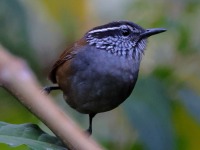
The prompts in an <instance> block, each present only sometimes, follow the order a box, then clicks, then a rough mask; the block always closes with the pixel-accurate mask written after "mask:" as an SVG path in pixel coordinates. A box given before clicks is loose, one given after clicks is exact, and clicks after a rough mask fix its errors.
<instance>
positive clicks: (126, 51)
mask: <svg viewBox="0 0 200 150" xmlns="http://www.w3.org/2000/svg"><path fill="white" fill-rule="evenodd" d="M144 31H145V29H143V28H142V27H140V26H138V25H137V24H134V23H132V22H129V21H117V22H111V23H108V24H105V25H102V26H98V27H95V28H93V29H91V30H90V31H88V32H87V33H86V34H85V38H86V40H87V42H88V44H89V45H91V46H95V47H96V48H97V49H100V50H105V51H107V52H108V53H111V54H113V55H116V56H122V57H127V58H131V59H138V60H141V58H142V55H143V53H144V50H145V48H146V43H147V42H146V41H147V40H146V39H141V38H140V34H141V33H142V32H144Z"/></svg>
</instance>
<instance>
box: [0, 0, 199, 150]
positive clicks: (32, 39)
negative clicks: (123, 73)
mask: <svg viewBox="0 0 200 150" xmlns="http://www.w3.org/2000/svg"><path fill="white" fill-rule="evenodd" d="M199 16H200V2H199V1H196V0H184V1H165V0H160V1H158V0H153V1H148V0H134V1H130V0H124V1H122V0H118V1H115V2H113V1H112V0H111V1H107V0H93V1H84V0H80V1H79V2H77V1H72V0H69V1H65V0H60V1H46V0H40V1H39V0H35V1H28V0H27V1H23V0H15V1H11V0H10V1H9V0H1V1H0V43H2V44H3V45H4V46H6V47H7V48H8V49H9V50H10V51H11V52H12V53H14V54H16V55H19V56H20V57H23V58H24V59H25V60H26V61H27V62H28V63H29V65H30V66H31V67H32V69H33V70H34V71H35V73H36V75H37V77H38V78H39V80H40V81H41V82H42V83H43V84H44V85H45V84H47V81H46V74H47V73H48V70H49V68H50V66H51V64H52V62H53V60H55V59H56V57H57V56H58V55H59V53H60V52H61V51H62V50H63V49H64V48H65V47H66V45H68V44H69V43H71V42H73V41H75V40H77V39H79V38H80V37H81V36H82V35H83V34H84V32H86V31H87V30H89V29H90V28H92V27H93V26H96V25H98V24H103V23H105V22H109V21H111V20H131V21H134V22H136V23H138V24H140V25H141V26H143V27H146V28H151V27H164V28H167V29H168V31H167V32H165V33H163V34H160V35H157V36H155V37H152V38H150V39H149V43H148V46H147V50H146V51H145V55H144V57H143V60H142V65H141V69H140V75H139V79H138V83H137V84H136V87H135V90H134V91H133V93H132V95H131V96H130V97H129V99H128V100H126V101H125V102H124V103H123V105H122V106H121V107H120V108H117V109H116V110H113V111H111V112H106V113H103V114H99V115H97V117H96V118H95V121H94V130H95V131H94V136H95V138H97V139H98V141H99V142H101V143H102V144H104V145H105V146H106V147H107V148H109V149H119V150H120V149H127V150H143V149H144V150H151V149H153V150H160V149H163V150H164V149H171V150H173V149H175V150H179V149H180V150H188V149H189V150H196V149H198V148H199V147H200V143H199V140H198V139H200V124H199V122H200V115H199V114H200V112H199V110H200V94H199V93H200V69H199V64H200V59H199V55H200V49H199V47H200V42H199V41H200V36H199V35H200V28H199V26H200V22H199ZM97 18H98V19H97ZM44 58H45V59H44ZM61 95H62V94H61V93H55V95H54V96H55V98H56V100H58V102H60V101H62V100H63V99H62V96H61ZM0 98H1V100H0V109H1V111H2V112H4V113H1V114H0V120H2V121H5V122H10V123H15V124H16V123H23V122H34V123H38V122H39V121H38V120H37V119H36V118H35V117H33V116H32V115H31V114H30V113H29V112H28V111H27V110H25V109H24V108H23V107H22V106H21V105H20V104H18V103H17V102H15V101H14V100H13V99H14V98H13V97H12V96H10V95H9V94H8V93H6V92H5V91H4V90H0ZM61 103H62V104H61V107H62V106H64V107H65V108H66V110H67V111H70V112H71V111H72V110H71V109H70V108H68V107H67V105H66V104H63V101H62V102H61ZM72 114H73V117H74V118H75V119H76V120H77V121H78V122H79V123H80V124H81V125H82V126H84V125H85V124H84V123H85V122H87V119H86V120H85V118H83V117H82V115H79V114H77V113H74V111H72ZM106 114H107V115H106ZM119 114H120V115H119ZM98 116H99V117H98ZM84 121H85V122H84ZM13 126H14V125H13ZM19 126H21V127H23V125H19ZM0 136H1V135H0ZM5 147H6V146H5V144H2V145H0V148H1V149H3V148H5ZM21 148H22V149H25V148H26V146H24V145H22V147H21Z"/></svg>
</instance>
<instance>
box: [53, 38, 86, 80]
mask: <svg viewBox="0 0 200 150" xmlns="http://www.w3.org/2000/svg"><path fill="white" fill-rule="evenodd" d="M86 43H87V42H86V41H85V39H84V38H82V39H81V40H79V41H78V42H76V43H74V44H73V45H72V46H70V47H68V48H66V50H65V51H64V52H63V53H62V54H61V55H60V57H59V59H58V60H57V61H56V62H55V64H54V65H53V67H52V69H51V71H50V73H49V79H50V80H51V81H52V82H53V83H57V81H56V71H57V69H58V67H59V66H61V65H62V64H63V63H65V62H67V61H69V60H71V59H72V58H73V57H75V55H76V54H77V52H78V51H80V47H82V46H84V45H85V44H86Z"/></svg>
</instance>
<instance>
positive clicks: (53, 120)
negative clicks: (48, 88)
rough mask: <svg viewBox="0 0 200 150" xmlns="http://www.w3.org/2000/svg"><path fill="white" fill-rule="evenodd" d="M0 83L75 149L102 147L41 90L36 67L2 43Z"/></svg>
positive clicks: (92, 149) (98, 148) (90, 149)
mask: <svg viewBox="0 0 200 150" xmlns="http://www.w3.org/2000/svg"><path fill="white" fill-rule="evenodd" d="M0 85H1V86H2V87H4V88H5V89H7V90H8V91H9V92H10V93H11V94H13V95H14V96H15V97H17V99H18V100H19V101H20V102H21V103H22V104H23V105H24V106H25V107H26V108H28V109H29V110H30V111H31V112H32V113H33V114H35V115H36V116H37V117H38V118H39V119H40V120H41V121H42V122H44V123H45V124H46V125H47V126H48V127H49V128H50V129H51V130H52V131H53V132H54V133H55V134H56V135H57V136H58V137H59V138H60V139H61V140H62V141H63V142H64V143H65V144H66V145H67V146H68V147H69V148H70V149H72V150H101V149H102V148H101V147H100V146H99V145H98V144H97V143H96V142H95V141H93V140H92V139H91V138H89V137H88V136H87V135H85V134H84V132H83V131H81V129H80V128H79V127H78V126H77V124H75V123H74V122H73V121H72V119H71V118H70V117H69V116H67V114H65V113H64V112H63V111H62V110H61V109H60V108H59V107H58V106H57V105H55V104H54V103H53V100H52V98H51V97H49V96H47V95H44V94H42V93H41V89H42V88H41V86H40V85H39V84H38V82H37V80H36V78H35V76H34V75H33V73H32V71H31V70H30V69H29V67H28V66H27V65H26V63H25V62H24V61H23V60H22V59H20V58H17V57H15V56H12V55H11V54H10V53H8V52H7V51H6V50H5V49H4V48H3V47H1V46H0Z"/></svg>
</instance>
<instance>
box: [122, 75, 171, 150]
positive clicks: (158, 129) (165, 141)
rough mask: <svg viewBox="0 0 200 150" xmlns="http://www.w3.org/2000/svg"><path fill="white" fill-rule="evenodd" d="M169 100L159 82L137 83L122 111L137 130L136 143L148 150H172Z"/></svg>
mask: <svg viewBox="0 0 200 150" xmlns="http://www.w3.org/2000/svg"><path fill="white" fill-rule="evenodd" d="M169 104H170V103H169V97H168V96H167V94H166V91H165V90H164V87H163V85H162V84H161V83H160V82H159V80H157V79H155V78H153V77H149V78H145V79H140V80H139V82H138V83H137V85H136V87H135V90H134V92H133V95H132V96H131V97H130V98H129V100H127V101H126V103H125V111H126V112H127V115H128V117H129V118H130V121H131V123H132V126H133V127H134V128H136V129H137V131H138V134H139V140H140V141H141V142H142V143H143V144H144V147H145V148H146V149H148V150H160V149H162V150H169V149H174V146H175V143H174V133H173V126H172V120H171V109H170V105H169Z"/></svg>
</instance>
